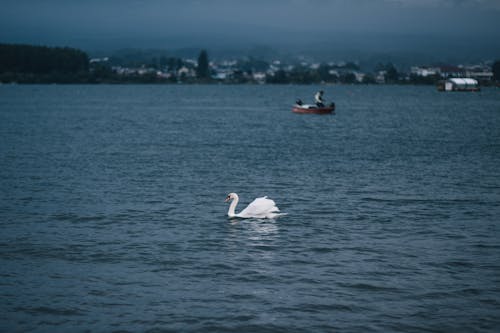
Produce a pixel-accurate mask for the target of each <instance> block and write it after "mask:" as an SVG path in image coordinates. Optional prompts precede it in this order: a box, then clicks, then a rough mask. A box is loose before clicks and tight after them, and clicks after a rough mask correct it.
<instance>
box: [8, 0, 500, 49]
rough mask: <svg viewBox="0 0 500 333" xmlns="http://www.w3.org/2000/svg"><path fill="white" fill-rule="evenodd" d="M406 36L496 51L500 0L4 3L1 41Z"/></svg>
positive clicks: (156, 42)
mask: <svg viewBox="0 0 500 333" xmlns="http://www.w3.org/2000/svg"><path fill="white" fill-rule="evenodd" d="M408 36H409V37H410V39H411V38H413V39H418V38H420V39H429V38H430V39H433V40H435V41H438V42H441V43H446V42H447V41H448V40H452V41H454V45H456V46H462V47H467V46H468V45H470V46H471V47H474V45H476V44H477V43H479V44H481V45H482V47H486V48H488V47H491V49H492V50H494V51H495V50H498V49H499V48H500V45H499V43H500V42H499V41H500V0H252V1H238V0H163V1H161V0H2V1H0V42H9V43H35V44H51V45H69V46H75V47H82V48H86V49H88V48H103V47H110V48H112V47H116V48H118V47H157V48H175V47H189V46H191V47H197V46H199V47H210V46H211V45H212V46H219V45H224V44H227V45H231V44H235V45H238V44H239V45H243V44H261V45H271V46H273V45H290V44H303V43H312V42H328V40H332V41H340V40H342V38H353V40H355V43H359V44H360V45H359V47H360V48H362V47H363V45H364V43H366V45H369V44H370V42H371V43H374V42H375V43H378V42H379V39H380V40H387V39H388V38H391V37H396V39H398V38H399V39H398V40H402V39H404V38H406V37H408ZM457 41H459V42H457ZM201 44H205V45H201ZM382 44H383V43H382ZM396 47H397V46H396ZM499 56H500V55H499Z"/></svg>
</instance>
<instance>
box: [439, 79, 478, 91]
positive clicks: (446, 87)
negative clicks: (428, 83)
mask: <svg viewBox="0 0 500 333" xmlns="http://www.w3.org/2000/svg"><path fill="white" fill-rule="evenodd" d="M438 90H440V91H479V83H478V82H477V80H475V79H471V78H457V77H454V78H450V79H447V80H446V81H444V83H442V84H441V85H439V86H438Z"/></svg>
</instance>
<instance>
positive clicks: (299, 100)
mask: <svg viewBox="0 0 500 333" xmlns="http://www.w3.org/2000/svg"><path fill="white" fill-rule="evenodd" d="M295 104H297V105H298V106H302V100H301V99H300V98H299V99H297V100H296V101H295Z"/></svg>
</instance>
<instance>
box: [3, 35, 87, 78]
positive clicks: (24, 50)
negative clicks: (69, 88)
mask: <svg viewBox="0 0 500 333" xmlns="http://www.w3.org/2000/svg"><path fill="white" fill-rule="evenodd" d="M88 70H89V58H88V56H87V54H86V53H85V52H83V51H81V50H78V49H73V48H69V47H63V48H61V47H47V46H32V45H14V44H0V78H1V79H3V80H2V81H4V79H6V78H8V77H9V76H16V77H25V78H29V77H31V78H34V77H45V78H50V77H57V76H59V77H68V76H73V77H76V76H78V75H82V74H86V73H87V72H88Z"/></svg>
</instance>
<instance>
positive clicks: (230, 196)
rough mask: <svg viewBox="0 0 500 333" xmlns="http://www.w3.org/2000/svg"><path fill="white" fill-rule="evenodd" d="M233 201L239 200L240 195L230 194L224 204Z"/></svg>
mask: <svg viewBox="0 0 500 333" xmlns="http://www.w3.org/2000/svg"><path fill="white" fill-rule="evenodd" d="M233 199H238V194H236V193H229V194H228V195H227V197H226V200H224V202H228V201H231V200H233Z"/></svg>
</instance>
